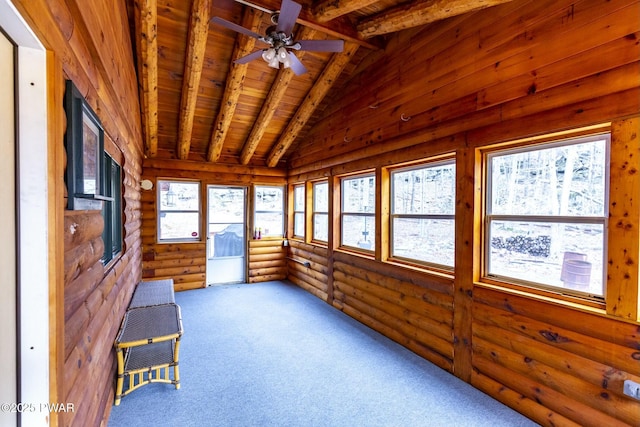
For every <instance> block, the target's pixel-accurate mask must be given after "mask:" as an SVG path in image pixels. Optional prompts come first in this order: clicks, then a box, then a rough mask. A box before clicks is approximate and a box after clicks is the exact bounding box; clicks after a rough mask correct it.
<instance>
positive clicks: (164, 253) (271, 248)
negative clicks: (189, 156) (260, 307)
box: [142, 159, 287, 291]
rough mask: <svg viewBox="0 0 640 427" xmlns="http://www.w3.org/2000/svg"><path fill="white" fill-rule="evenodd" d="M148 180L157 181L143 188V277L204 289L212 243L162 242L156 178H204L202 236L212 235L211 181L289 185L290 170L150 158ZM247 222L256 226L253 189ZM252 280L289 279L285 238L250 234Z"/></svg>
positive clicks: (183, 287)
mask: <svg viewBox="0 0 640 427" xmlns="http://www.w3.org/2000/svg"><path fill="white" fill-rule="evenodd" d="M143 166H144V170H143V176H142V179H149V180H150V181H151V182H153V184H154V186H153V189H152V190H149V191H143V192H142V230H143V232H142V245H143V261H142V276H143V278H145V279H149V280H151V279H164V278H173V280H174V286H175V289H176V291H181V290H187V289H196V288H203V287H205V286H206V285H207V284H206V264H207V253H206V249H207V247H206V241H205V240H202V241H199V242H184V243H171V244H169V243H159V242H158V235H157V207H156V197H157V192H156V182H157V181H158V179H169V180H170V179H186V180H192V181H198V182H200V189H201V192H200V206H201V213H202V214H201V219H202V221H201V230H202V232H201V233H200V235H201V236H205V235H206V227H207V224H206V212H207V185H229V186H243V187H246V188H248V189H249V190H251V189H252V186H253V185H254V184H264V185H285V184H286V173H285V172H284V171H281V170H274V169H270V168H266V167H245V166H234V165H222V164H215V163H202V162H192V161H182V160H169V159H148V160H145V162H144V165H143ZM247 197H248V200H247V219H246V220H247V224H248V229H249V230H252V229H253V208H252V203H251V201H252V191H247ZM247 239H248V240H247V245H246V247H247V248H248V250H247V252H248V253H247V260H248V262H247V264H248V267H247V281H248V282H249V283H257V282H264V281H267V280H278V279H284V278H285V277H286V276H287V269H286V259H285V258H286V251H284V250H283V246H282V239H270V238H269V239H260V240H253V239H252V236H250V235H247Z"/></svg>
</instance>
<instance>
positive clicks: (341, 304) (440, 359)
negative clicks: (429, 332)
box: [333, 292, 453, 372]
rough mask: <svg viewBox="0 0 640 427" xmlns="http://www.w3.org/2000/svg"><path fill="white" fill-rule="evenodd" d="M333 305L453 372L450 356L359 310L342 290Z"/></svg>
mask: <svg viewBox="0 0 640 427" xmlns="http://www.w3.org/2000/svg"><path fill="white" fill-rule="evenodd" d="M333 305H334V307H336V308H337V309H339V310H341V311H343V312H344V313H345V314H347V315H349V316H351V317H353V318H354V319H356V320H358V321H359V322H360V323H363V324H364V325H366V326H368V327H370V328H371V329H373V330H375V331H378V332H379V333H381V334H382V335H385V336H386V337H388V338H390V339H391V340H393V341H395V342H397V343H398V344H400V345H402V346H404V347H406V348H408V349H409V350H411V351H413V352H414V353H416V354H417V355H419V356H421V357H423V358H425V359H427V360H428V361H430V362H431V363H433V364H435V365H436V366H439V367H440V368H442V369H444V370H446V371H448V372H452V369H453V365H452V361H451V359H450V358H447V357H446V356H443V355H441V354H439V353H438V352H435V351H433V350H432V349H430V348H428V347H426V346H424V345H422V344H420V343H417V342H415V341H413V340H411V339H409V338H407V337H406V336H404V335H402V334H400V333H399V332H398V331H396V330H395V329H393V328H390V327H388V326H387V325H385V324H384V323H382V322H380V321H378V320H376V319H374V318H373V317H371V316H369V315H367V314H365V313H363V312H361V311H359V310H358V309H357V308H356V307H354V306H351V305H350V304H349V303H347V302H345V300H344V295H342V294H341V293H340V292H335V293H334V300H333Z"/></svg>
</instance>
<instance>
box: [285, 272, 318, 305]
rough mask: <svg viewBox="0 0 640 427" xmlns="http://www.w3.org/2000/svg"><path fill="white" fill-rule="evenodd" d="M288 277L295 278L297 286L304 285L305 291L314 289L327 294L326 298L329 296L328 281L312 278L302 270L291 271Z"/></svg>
mask: <svg viewBox="0 0 640 427" xmlns="http://www.w3.org/2000/svg"><path fill="white" fill-rule="evenodd" d="M288 277H294V278H296V279H297V282H296V284H300V283H304V284H305V285H306V286H305V289H307V288H308V287H312V288H314V289H318V290H320V291H322V293H324V294H325V296H326V295H327V281H326V279H325V280H322V279H318V278H316V277H314V276H311V275H309V274H307V273H306V272H305V271H303V270H302V269H299V270H297V269H291V268H290V269H289V275H288ZM325 301H326V298H325Z"/></svg>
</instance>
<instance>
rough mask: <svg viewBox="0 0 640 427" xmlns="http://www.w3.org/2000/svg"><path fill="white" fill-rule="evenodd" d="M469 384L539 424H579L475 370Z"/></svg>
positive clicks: (576, 426)
mask: <svg viewBox="0 0 640 427" xmlns="http://www.w3.org/2000/svg"><path fill="white" fill-rule="evenodd" d="M518 379H519V376H515V377H514V379H513V380H514V381H515V382H517V381H518ZM523 381H524V382H525V383H526V382H527V380H526V379H523ZM471 384H473V385H474V386H475V387H476V388H478V389H480V390H482V391H484V392H485V393H487V394H488V395H490V396H493V397H494V398H495V399H496V400H499V401H500V402H502V403H504V404H505V405H507V406H509V407H510V408H513V409H515V410H516V411H518V412H520V413H521V414H523V415H524V416H526V417H527V418H530V419H531V420H533V421H535V422H537V423H539V424H540V425H543V426H549V427H551V426H559V425H562V426H574V427H579V426H580V424H578V423H575V422H573V421H571V420H570V419H569V418H566V417H563V416H562V415H560V414H558V413H557V412H555V411H553V410H551V409H549V408H547V407H545V406H544V405H543V404H542V403H540V402H537V401H536V400H534V399H531V398H529V397H527V396H524V395H522V394H521V393H518V392H516V391H513V390H512V389H510V388H508V387H506V386H505V385H504V384H501V383H500V382H498V381H495V380H494V379H493V378H491V377H489V376H487V375H484V374H482V373H481V372H478V371H477V370H473V371H472V372H471ZM527 386H528V389H532V388H534V387H535V385H534V384H532V383H531V382H529V383H528V384H527Z"/></svg>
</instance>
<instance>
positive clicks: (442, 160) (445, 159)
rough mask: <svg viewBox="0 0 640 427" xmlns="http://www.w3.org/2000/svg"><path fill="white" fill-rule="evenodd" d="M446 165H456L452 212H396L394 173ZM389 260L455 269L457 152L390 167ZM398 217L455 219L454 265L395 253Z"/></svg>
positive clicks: (440, 268) (434, 268) (441, 268)
mask: <svg viewBox="0 0 640 427" xmlns="http://www.w3.org/2000/svg"><path fill="white" fill-rule="evenodd" d="M444 165H452V166H453V167H454V206H453V213H452V214H397V213H395V209H394V203H395V197H394V195H395V188H394V175H395V174H396V173H402V172H407V171H411V170H420V169H429V168H432V167H439V166H444ZM388 170H389V189H388V191H389V239H388V241H389V261H393V262H400V263H404V264H409V265H415V266H418V267H425V268H428V269H430V270H437V271H441V272H445V273H448V274H452V273H453V272H454V270H455V227H456V207H455V191H456V190H457V177H456V175H455V170H456V158H455V154H451V155H447V156H441V157H438V158H432V159H427V160H424V161H420V162H418V163H412V164H409V165H400V166H392V167H390V168H389V169H388ZM396 218H412V219H445V220H451V221H453V227H454V233H453V245H454V252H453V260H452V261H453V265H451V266H449V265H446V264H439V263H435V262H430V261H424V260H420V259H416V258H410V257H406V256H400V255H395V254H394V241H395V239H394V222H395V221H394V219H396Z"/></svg>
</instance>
